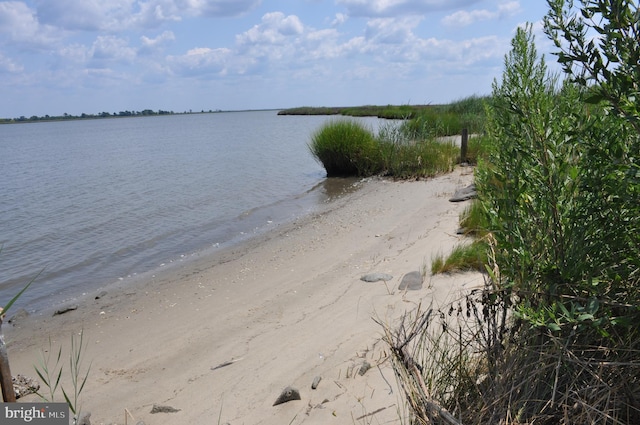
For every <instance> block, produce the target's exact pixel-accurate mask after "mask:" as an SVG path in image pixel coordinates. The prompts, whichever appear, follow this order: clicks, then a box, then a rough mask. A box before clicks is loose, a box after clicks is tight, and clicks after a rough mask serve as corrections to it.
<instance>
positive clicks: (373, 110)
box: [0, 105, 438, 124]
mask: <svg viewBox="0 0 640 425" xmlns="http://www.w3.org/2000/svg"><path fill="white" fill-rule="evenodd" d="M437 107H438V105H363V106H301V107H295V108H286V109H281V108H273V109H239V110H222V109H215V110H214V109H209V110H206V111H205V110H201V111H192V110H189V111H184V112H174V111H164V110H162V109H159V110H157V111H154V110H151V109H144V110H142V111H128V110H127V111H120V112H113V113H110V112H100V113H97V114H87V113H82V114H80V115H71V114H67V113H65V114H63V115H43V116H38V115H32V116H30V117H26V116H20V117H15V118H0V124H24V123H34V122H55V121H74V120H96V119H111V118H132V117H157V116H164V115H196V114H219V113H228V112H255V111H279V112H278V115H344V116H353V117H378V118H384V119H410V118H414V117H415V116H416V115H417V114H419V113H420V112H421V111H424V110H426V109H429V108H437Z"/></svg>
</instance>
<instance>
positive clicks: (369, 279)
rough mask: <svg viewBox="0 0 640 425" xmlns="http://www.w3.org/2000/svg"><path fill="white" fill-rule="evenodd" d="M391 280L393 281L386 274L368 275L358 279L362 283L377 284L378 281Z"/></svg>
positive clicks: (391, 277)
mask: <svg viewBox="0 0 640 425" xmlns="http://www.w3.org/2000/svg"><path fill="white" fill-rule="evenodd" d="M391 279H393V276H391V275H390V274H387V273H370V274H366V275H364V276H362V277H361V278H360V280H362V281H364V282H377V281H379V280H384V281H385V282H386V281H388V280H391Z"/></svg>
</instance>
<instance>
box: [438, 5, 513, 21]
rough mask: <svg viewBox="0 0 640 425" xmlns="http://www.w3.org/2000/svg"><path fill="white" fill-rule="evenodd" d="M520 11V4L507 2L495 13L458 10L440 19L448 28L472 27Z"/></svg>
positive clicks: (483, 10)
mask: <svg viewBox="0 0 640 425" xmlns="http://www.w3.org/2000/svg"><path fill="white" fill-rule="evenodd" d="M519 10H520V2H517V1H509V2H506V3H501V4H499V5H498V8H497V9H496V10H495V11H491V10H486V9H477V10H471V11H466V10H459V11H457V12H455V13H452V14H451V15H448V16H445V17H444V18H443V19H442V24H443V25H445V26H448V27H461V26H468V25H472V24H474V23H476V22H480V21H488V20H491V19H503V18H505V17H510V16H513V15H515V14H516V13H518V12H519Z"/></svg>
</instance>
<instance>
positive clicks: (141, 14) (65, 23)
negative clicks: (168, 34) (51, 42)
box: [35, 0, 261, 31]
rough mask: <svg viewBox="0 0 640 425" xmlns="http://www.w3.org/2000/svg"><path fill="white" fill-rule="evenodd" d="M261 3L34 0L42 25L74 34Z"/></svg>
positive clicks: (232, 11)
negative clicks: (74, 32) (73, 32)
mask: <svg viewBox="0 0 640 425" xmlns="http://www.w3.org/2000/svg"><path fill="white" fill-rule="evenodd" d="M260 3H261V0H108V1H104V0H55V1H54V0H35V4H36V6H37V16H38V18H39V19H40V21H41V22H43V23H46V24H49V25H52V26H55V27H58V28H62V29H65V30H71V31H122V30H128V29H134V28H137V29H140V28H155V27H158V26H159V25H162V24H163V23H166V22H172V21H174V22H175V21H180V20H182V19H183V18H186V17H198V16H208V17H223V16H225V17H226V16H237V15H241V14H243V13H245V12H248V11H250V10H252V9H253V8H255V7H257V6H258V5H259V4H260Z"/></svg>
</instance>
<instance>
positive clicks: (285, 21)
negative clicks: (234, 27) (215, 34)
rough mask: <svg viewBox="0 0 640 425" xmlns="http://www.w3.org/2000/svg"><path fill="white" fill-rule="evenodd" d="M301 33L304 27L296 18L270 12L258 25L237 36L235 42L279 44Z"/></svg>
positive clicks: (244, 43)
mask: <svg viewBox="0 0 640 425" xmlns="http://www.w3.org/2000/svg"><path fill="white" fill-rule="evenodd" d="M303 31H304V25H302V22H301V21H300V19H299V18H298V17H297V16H295V15H289V16H285V15H284V13H282V12H272V13H267V14H266V15H264V16H263V17H262V22H261V23H260V24H258V25H254V26H253V28H251V29H250V30H248V31H245V32H244V33H242V34H240V35H238V36H237V37H236V41H237V43H238V44H239V45H254V44H279V43H282V42H284V41H285V40H286V39H287V37H289V36H295V35H299V34H302V32H303Z"/></svg>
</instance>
